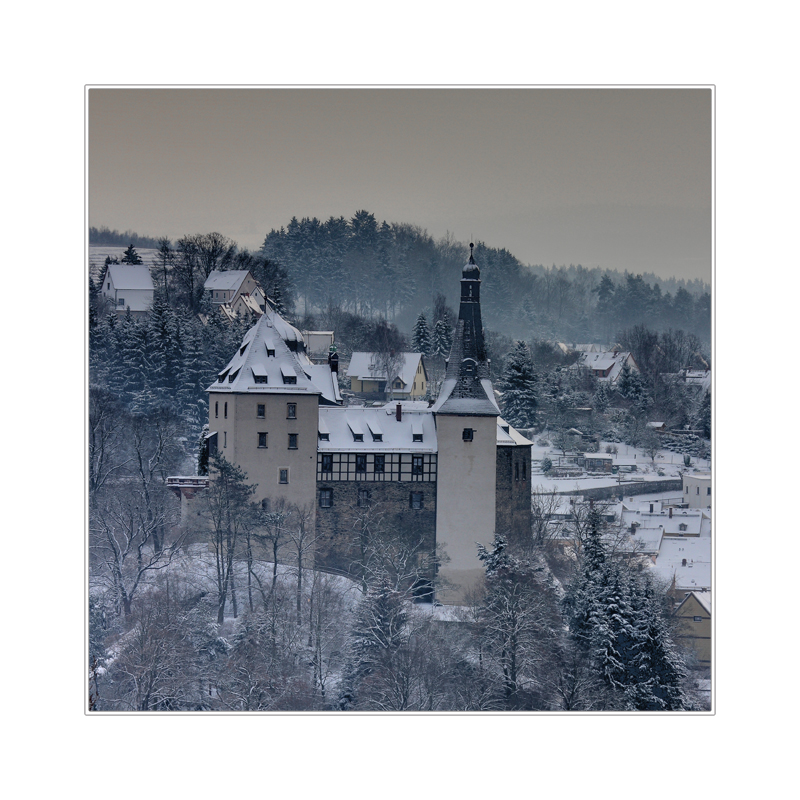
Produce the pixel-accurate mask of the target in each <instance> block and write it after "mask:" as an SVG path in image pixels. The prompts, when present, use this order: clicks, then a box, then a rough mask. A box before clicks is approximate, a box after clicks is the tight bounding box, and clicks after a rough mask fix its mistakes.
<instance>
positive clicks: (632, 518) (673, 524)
mask: <svg viewBox="0 0 800 800" xmlns="http://www.w3.org/2000/svg"><path fill="white" fill-rule="evenodd" d="M621 519H622V524H623V525H624V526H625V527H630V525H631V524H632V523H634V522H638V523H640V524H641V525H643V526H644V525H651V526H652V525H661V526H663V528H664V535H665V536H678V537H679V536H680V535H681V534H684V535H686V536H698V535H699V536H710V535H711V520H710V519H709V518H708V517H707V516H706V515H705V514H703V513H702V512H701V511H700V510H699V509H674V510H673V512H672V517H670V516H669V510H668V509H661V508H658V507H656V505H655V503H654V504H653V512H652V513H650V512H649V511H646V510H643V508H642V506H640V507H639V509H637V510H633V509H630V508H628V507H627V506H626V505H623V507H622V514H621ZM682 525H685V526H686V529H685V530H681V526H682Z"/></svg>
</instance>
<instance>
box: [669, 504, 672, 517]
mask: <svg viewBox="0 0 800 800" xmlns="http://www.w3.org/2000/svg"><path fill="white" fill-rule="evenodd" d="M669 518H670V519H672V506H670V507H669Z"/></svg>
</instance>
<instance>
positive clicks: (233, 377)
mask: <svg viewBox="0 0 800 800" xmlns="http://www.w3.org/2000/svg"><path fill="white" fill-rule="evenodd" d="M238 374H239V370H238V369H237V370H236V372H231V374H230V375H228V383H233V382H234V381H235V380H236V376H237V375H238Z"/></svg>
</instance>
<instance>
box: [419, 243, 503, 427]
mask: <svg viewBox="0 0 800 800" xmlns="http://www.w3.org/2000/svg"><path fill="white" fill-rule="evenodd" d="M474 247H475V245H474V244H472V242H470V255H469V261H468V262H467V263H466V264H465V265H464V269H463V270H462V273H461V275H462V277H461V305H460V307H459V312H458V322H457V323H456V329H455V332H454V333H455V335H454V336H453V346H452V349H451V350H450V358H449V359H448V361H447V372H446V373H445V379H444V383H443V384H442V390H441V392H440V394H439V398H438V400H437V401H436V404H435V405H434V407H433V411H435V412H438V413H440V414H448V413H450V414H468V415H475V416H498V415H499V413H500V412H499V409H498V408H497V404H496V402H495V400H494V391H493V389H492V384H491V382H490V381H489V363H488V361H487V359H486V346H485V343H484V339H483V323H482V321H481V301H480V287H481V271H480V269H478V265H477V264H476V263H475V258H474V257H473V253H472V248H474Z"/></svg>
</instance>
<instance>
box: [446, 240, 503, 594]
mask: <svg viewBox="0 0 800 800" xmlns="http://www.w3.org/2000/svg"><path fill="white" fill-rule="evenodd" d="M473 247H474V245H473V244H470V256H469V261H468V262H467V264H466V265H465V266H464V269H463V271H462V277H461V303H460V307H459V312H458V323H457V325H456V329H455V332H454V336H453V345H452V348H451V350H450V358H449V359H448V361H447V370H446V372H445V379H444V382H443V383H442V389H441V392H440V393H439V398H438V400H437V401H436V403H435V404H434V406H433V408H432V409H431V410H432V411H433V414H434V418H435V420H436V435H437V441H438V445H439V465H438V482H437V491H436V540H437V544H439V545H441V546H442V548H443V549H444V550H445V552H446V553H447V555H448V557H449V562H447V563H446V564H443V565H442V567H441V568H440V571H439V577H440V588H439V590H438V592H437V594H438V597H439V599H440V600H441V601H442V602H444V603H458V602H461V601H462V600H463V599H464V597H465V595H466V594H468V592H469V591H470V589H472V588H473V587H475V586H477V585H479V584H480V583H481V581H482V579H483V574H484V570H483V566H482V565H481V562H480V561H479V560H478V553H477V548H476V546H475V543H476V542H481V543H482V544H484V545H485V546H487V547H491V546H492V543H493V541H494V534H495V520H496V509H495V505H496V470H497V418H498V417H499V416H500V410H499V408H498V407H497V403H496V402H495V399H494V391H493V389H492V384H491V381H490V380H489V362H488V360H487V358H486V345H485V343H484V338H483V323H482V321H481V304H480V287H481V277H480V276H481V273H480V269H478V266H477V264H476V263H475V259H474V258H473V255H472V248H473Z"/></svg>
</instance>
